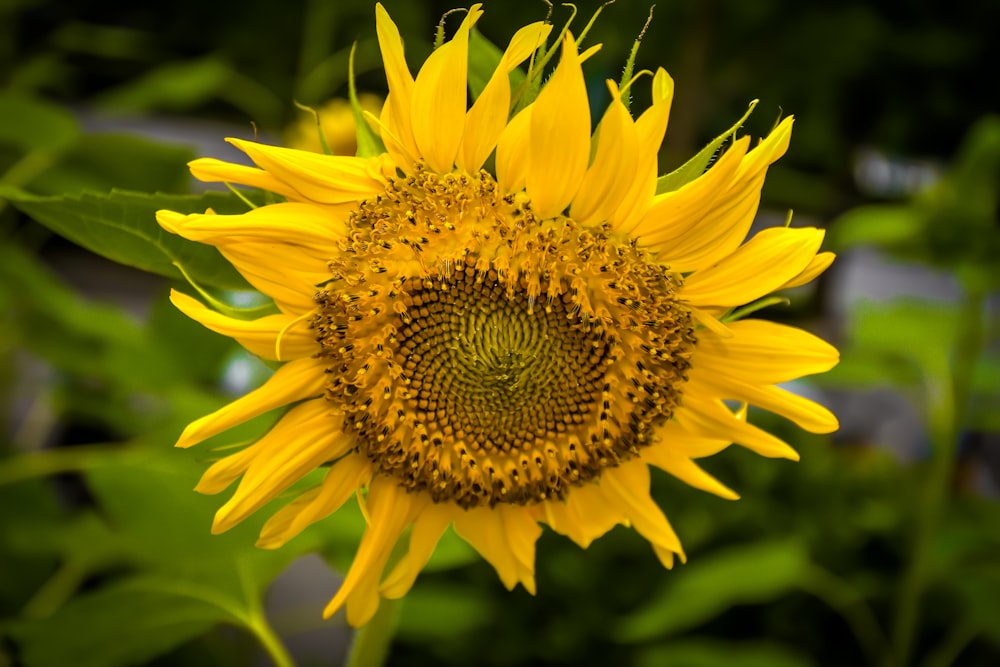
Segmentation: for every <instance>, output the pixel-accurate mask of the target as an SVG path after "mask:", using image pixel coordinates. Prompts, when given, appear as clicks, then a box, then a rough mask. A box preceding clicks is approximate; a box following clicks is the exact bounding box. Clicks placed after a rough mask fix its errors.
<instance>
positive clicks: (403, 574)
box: [379, 504, 455, 600]
mask: <svg viewBox="0 0 1000 667" xmlns="http://www.w3.org/2000/svg"><path fill="white" fill-rule="evenodd" d="M454 515H455V510H454V509H452V508H450V507H447V506H445V505H440V504H432V505H431V506H429V507H428V508H427V510H426V511H425V512H424V513H423V514H421V515H420V516H419V517H417V519H416V521H414V522H413V529H412V531H411V532H410V543H409V545H408V546H407V550H406V553H405V554H404V555H403V557H402V558H400V559H399V562H398V563H396V565H395V566H394V567H393V569H392V571H391V572H390V573H389V574H388V576H386V577H385V579H383V580H382V584H381V585H380V587H379V592H380V593H381V594H382V596H383V597H386V598H389V599H391V600H395V599H398V598H401V597H403V596H404V595H406V593H407V592H408V591H409V590H410V588H411V587H412V586H413V583H414V582H415V581H416V580H417V575H419V574H420V571H421V570H423V569H424V566H425V565H426V564H427V561H428V560H430V557H431V555H433V553H434V548H435V547H436V546H437V543H438V540H440V539H441V536H442V535H443V534H444V532H445V531H446V530H448V526H450V525H451V521H452V518H453V517H454Z"/></svg>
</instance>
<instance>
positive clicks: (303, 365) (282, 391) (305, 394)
mask: <svg viewBox="0 0 1000 667" xmlns="http://www.w3.org/2000/svg"><path fill="white" fill-rule="evenodd" d="M323 375H324V367H323V364H322V363H321V362H320V361H319V360H318V359H313V358H312V357H309V358H305V359H296V360H295V361H291V362H289V363H287V364H284V365H283V366H281V367H280V368H279V369H278V370H276V371H275V372H274V375H272V376H271V377H270V378H268V380H267V382H265V383H264V384H263V385H261V386H260V387H258V388H257V389H255V390H253V391H251V392H250V393H249V394H246V395H244V396H241V397H240V398H238V399H236V400H235V401H233V402H232V403H227V404H226V405H225V406H223V407H221V408H219V409H218V410H216V411H215V412H213V413H212V414H209V415H205V416H204V417H202V418H200V419H197V420H195V421H193V422H191V423H190V424H188V426H187V428H185V429H184V432H183V433H181V437H180V438H179V439H178V440H177V445H176V446H177V447H191V446H192V445H197V444H198V443H199V442H201V441H203V440H205V439H207V438H211V437H212V436H214V435H218V434H219V433H222V432H223V431H227V430H229V429H231V428H233V427H234V426H237V425H239V424H242V423H243V422H245V421H249V420H251V419H253V418H254V417H257V416H259V415H262V414H264V413H265V412H270V411H271V410H274V409H276V408H280V407H282V406H285V405H289V404H291V403H295V402H297V401H303V400H305V399H307V398H315V397H317V396H321V395H322V394H323V386H324V384H325V382H324V377H323Z"/></svg>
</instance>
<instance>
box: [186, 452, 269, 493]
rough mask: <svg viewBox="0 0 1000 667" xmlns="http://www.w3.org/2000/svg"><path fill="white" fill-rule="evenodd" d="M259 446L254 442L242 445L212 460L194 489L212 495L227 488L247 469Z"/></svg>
mask: <svg viewBox="0 0 1000 667" xmlns="http://www.w3.org/2000/svg"><path fill="white" fill-rule="evenodd" d="M260 450H261V446H260V443H259V442H255V443H254V444H252V445H250V446H249V447H244V448H243V449H241V450H239V451H238V452H236V453H235V454H229V455H228V456H225V457H223V458H221V459H219V460H218V461H216V462H214V463H213V464H212V465H210V466H209V467H208V469H207V470H206V471H205V472H204V474H203V475H202V476H201V479H200V480H198V484H197V485H196V486H195V487H194V490H195V491H197V492H198V493H204V494H206V495H214V494H216V493H219V492H221V491H224V490H226V489H227V488H229V485H230V484H232V483H233V482H235V481H236V480H237V479H239V478H240V475H242V474H243V473H245V472H246V471H247V468H249V467H250V464H251V463H253V462H254V459H256V458H257V454H258V453H259V452H260Z"/></svg>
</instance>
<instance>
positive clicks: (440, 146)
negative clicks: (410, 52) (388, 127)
mask: <svg viewBox="0 0 1000 667" xmlns="http://www.w3.org/2000/svg"><path fill="white" fill-rule="evenodd" d="M480 7H482V5H479V4H476V5H473V6H472V8H471V9H469V11H468V13H467V14H466V15H465V20H463V21H462V25H460V26H459V28H458V31H457V32H456V33H455V36H454V37H453V38H452V39H451V41H449V42H446V43H445V44H442V45H441V46H440V47H438V48H437V50H435V51H434V53H432V54H431V55H430V56H428V58H427V61H426V62H424V65H423V67H421V68H420V72H419V73H418V74H417V78H416V81H415V82H414V84H413V98H412V100H411V101H410V117H411V118H412V119H413V140H414V141H415V142H416V144H417V150H418V151H419V152H420V157H421V158H422V159H423V160H424V161H425V162H426V163H427V165H428V166H429V167H430V168H431V169H434V170H435V171H439V172H441V173H445V172H448V171H451V168H452V166H453V165H454V164H455V156H456V155H457V154H458V147H459V146H460V145H461V143H462V133H463V131H464V129H465V112H466V108H467V103H466V92H465V90H466V81H467V80H468V62H469V30H470V29H471V28H472V26H473V25H475V23H476V21H478V20H479V17H480V16H482V14H483V12H482V10H481V9H480Z"/></svg>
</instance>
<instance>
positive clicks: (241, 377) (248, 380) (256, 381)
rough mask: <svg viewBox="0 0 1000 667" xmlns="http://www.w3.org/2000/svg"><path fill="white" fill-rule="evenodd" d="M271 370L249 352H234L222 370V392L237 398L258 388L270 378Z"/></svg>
mask: <svg viewBox="0 0 1000 667" xmlns="http://www.w3.org/2000/svg"><path fill="white" fill-rule="evenodd" d="M271 373H272V371H271V369H270V368H268V367H267V366H265V365H264V363H263V362H261V361H260V359H258V358H257V357H255V356H253V355H252V354H250V353H249V352H243V351H240V352H236V353H234V354H233V355H232V356H231V357H230V359H229V360H228V361H227V363H226V365H225V366H224V367H223V369H222V378H221V381H220V384H221V389H222V391H224V392H226V393H227V394H230V395H233V396H239V395H242V394H245V393H247V392H248V391H251V390H253V389H256V388H257V387H259V386H260V385H261V384H262V383H263V382H264V381H265V380H267V378H269V377H270V376H271Z"/></svg>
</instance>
